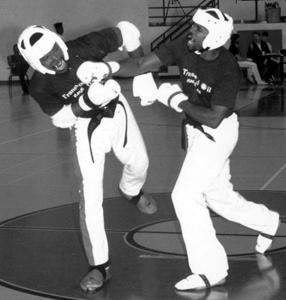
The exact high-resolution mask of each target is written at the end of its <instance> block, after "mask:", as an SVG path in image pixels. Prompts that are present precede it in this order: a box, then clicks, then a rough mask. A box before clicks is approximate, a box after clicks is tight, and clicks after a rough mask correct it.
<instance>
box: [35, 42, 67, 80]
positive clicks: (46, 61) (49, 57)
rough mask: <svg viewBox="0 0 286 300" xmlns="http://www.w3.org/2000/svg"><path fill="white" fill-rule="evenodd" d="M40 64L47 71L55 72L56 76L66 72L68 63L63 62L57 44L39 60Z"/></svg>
mask: <svg viewBox="0 0 286 300" xmlns="http://www.w3.org/2000/svg"><path fill="white" fill-rule="evenodd" d="M40 62H41V64H42V65H43V66H44V67H46V68H47V69H49V70H52V71H55V72H56V74H61V73H64V72H66V71H67V69H68V63H67V61H65V60H64V54H63V51H62V49H61V48H60V47H59V45H58V44H57V43H55V45H54V47H53V48H52V50H51V51H50V52H48V53H47V54H46V55H45V56H43V57H42V58H41V59H40Z"/></svg>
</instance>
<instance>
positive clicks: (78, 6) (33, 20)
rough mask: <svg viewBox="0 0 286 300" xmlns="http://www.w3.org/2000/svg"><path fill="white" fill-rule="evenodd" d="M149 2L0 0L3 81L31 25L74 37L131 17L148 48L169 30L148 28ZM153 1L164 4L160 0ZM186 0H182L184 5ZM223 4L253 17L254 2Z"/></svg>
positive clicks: (228, 0)
mask: <svg viewBox="0 0 286 300" xmlns="http://www.w3.org/2000/svg"><path fill="white" fill-rule="evenodd" d="M149 1H151V0H1V1H0V2H1V5H0V28H1V29H0V38H1V44H0V81H5V80H7V78H8V75H9V70H8V68H7V62H6V57H7V55H9V54H11V52H12V46H13V44H14V43H15V42H16V40H17V37H18V35H19V34H20V32H21V31H22V30H23V29H24V28H25V27H26V26H29V25H32V24H41V25H45V26H47V27H49V28H51V29H52V25H53V23H55V22H58V21H61V22H63V23H64V27H65V38H66V39H72V38H74V37H76V36H79V35H81V34H84V33H87V32H89V31H92V30H94V29H97V28H100V27H103V26H113V25H116V24H117V23H118V22H119V21H120V20H129V21H131V22H133V23H134V24H135V25H137V26H138V28H139V29H140V31H141V33H142V43H143V45H144V48H145V50H146V51H149V44H150V42H151V41H152V39H153V38H155V37H156V36H157V35H159V34H160V33H161V32H162V31H164V30H166V28H162V27H161V28H154V27H153V28H152V27H151V28H149V27H148V5H149ZM152 1H153V2H154V1H156V2H157V3H158V4H160V5H161V0H152ZM183 2H184V1H183V0H182V4H183ZM278 2H279V3H280V5H281V8H282V15H283V11H284V10H285V7H286V3H285V1H284V0H280V1H279V0H278ZM220 7H221V9H222V10H224V11H226V12H227V13H229V14H230V15H232V16H233V17H234V19H245V20H247V19H253V18H254V1H239V0H238V1H237V3H236V0H220ZM259 8H260V9H259V11H260V14H262V15H263V12H264V1H259ZM285 14H286V13H285ZM285 24H286V23H285ZM247 26H248V27H249V26H251V25H247ZM248 29H249V30H251V28H248ZM284 36H285V35H284ZM283 44H284V43H283ZM284 47H285V46H284ZM120 56H121V55H120ZM117 57H118V56H115V58H117ZM112 58H113V57H112Z"/></svg>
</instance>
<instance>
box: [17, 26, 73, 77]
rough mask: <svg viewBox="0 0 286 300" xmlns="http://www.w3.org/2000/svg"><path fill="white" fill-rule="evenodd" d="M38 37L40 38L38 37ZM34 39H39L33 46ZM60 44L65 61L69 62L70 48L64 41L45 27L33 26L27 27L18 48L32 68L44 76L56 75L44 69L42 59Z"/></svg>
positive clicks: (19, 40)
mask: <svg viewBox="0 0 286 300" xmlns="http://www.w3.org/2000/svg"><path fill="white" fill-rule="evenodd" d="M37 35H38V36H39V37H37ZM33 37H34V38H35V37H36V38H38V39H37V40H36V41H35V42H34V43H33V44H32V43H31V42H32V40H33ZM55 43H57V44H58V46H59V47H60V49H61V50H62V51H63V55H64V59H65V60H68V59H69V55H68V48H67V46H66V44H65V43H64V41H63V40H62V39H61V38H60V37H59V36H58V35H57V34H56V33H54V32H52V31H50V30H49V29H47V28H46V27H44V26H38V25H32V26H29V27H27V28H26V29H25V30H24V31H23V32H22V33H21V34H20V36H19V38H18V48H19V51H20V53H21V54H22V56H23V57H24V58H25V60H26V61H27V62H28V63H29V64H30V66H31V67H32V68H33V69H35V70H37V71H39V72H40V73H42V74H46V73H48V74H52V75H54V74H56V72H55V71H53V70H50V69H48V68H46V67H44V66H43V65H42V63H41V61H40V59H41V58H42V57H43V56H45V55H46V54H47V53H49V52H50V51H51V50H52V48H53V47H54V45H55Z"/></svg>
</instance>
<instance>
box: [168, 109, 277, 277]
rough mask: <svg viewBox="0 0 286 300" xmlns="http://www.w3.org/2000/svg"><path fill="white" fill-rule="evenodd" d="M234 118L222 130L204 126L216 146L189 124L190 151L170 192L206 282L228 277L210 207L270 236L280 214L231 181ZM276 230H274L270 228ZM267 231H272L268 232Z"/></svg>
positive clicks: (191, 258)
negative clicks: (238, 189)
mask: <svg viewBox="0 0 286 300" xmlns="http://www.w3.org/2000/svg"><path fill="white" fill-rule="evenodd" d="M238 126H239V125H238V121H237V116H236V114H232V115H231V116H230V117H228V118H226V119H224V120H223V121H222V123H221V124H220V125H219V127H218V128H216V129H212V128H209V127H207V126H203V128H204V130H205V131H206V132H207V133H209V134H210V135H212V136H213V138H214V139H215V142H214V141H212V140H210V139H209V138H208V137H206V135H205V134H204V133H202V132H201V131H200V130H198V129H195V128H194V127H192V126H190V125H187V136H188V143H189V146H188V151H187V154H186V157H185V160H184V163H183V166H182V168H181V171H180V174H179V177H178V179H177V182H176V184H175V187H174V190H173V192H172V201H173V204H174V207H175V211H176V214H177V217H178V220H179V222H180V225H181V230H182V234H183V239H184V242H185V246H186V250H187V256H188V262H189V267H190V269H191V271H192V273H195V274H204V275H206V276H207V277H208V278H220V279H221V278H223V277H226V275H227V270H228V261H227V256H226V252H225V250H224V248H223V246H222V245H221V243H220V242H219V241H218V239H217V237H216V232H215V229H214V227H213V224H212V220H211V218H210V213H209V209H208V208H210V209H212V210H213V211H214V212H216V213H217V214H219V215H221V216H222V217H224V218H226V219H228V220H231V221H234V222H237V223H239V224H242V225H244V226H247V227H249V228H252V229H254V230H257V231H260V232H264V233H268V234H270V232H269V230H271V229H269V225H270V224H273V222H275V218H277V214H276V213H275V212H272V211H270V210H269V209H268V208H266V207H265V206H264V205H261V204H255V203H253V202H249V201H247V200H245V199H244V198H243V197H242V196H241V195H240V194H239V193H237V192H235V191H233V186H232V184H231V183H230V171H229V156H230V154H231V153H232V151H233V149H234V147H235V145H236V143H237V140H238ZM270 228H273V226H270ZM267 231H268V232H267Z"/></svg>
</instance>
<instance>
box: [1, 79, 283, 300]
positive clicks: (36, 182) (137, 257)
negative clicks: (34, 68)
mask: <svg viewBox="0 0 286 300" xmlns="http://www.w3.org/2000/svg"><path fill="white" fill-rule="evenodd" d="M167 80H169V81H172V82H174V81H176V79H174V78H172V79H167ZM119 82H120V84H121V87H122V90H123V93H124V94H125V96H126V97H127V99H129V100H130V101H129V103H130V105H131V107H132V109H133V112H134V114H135V116H136V119H137V121H138V124H139V127H140V128H141V131H142V134H143V136H144V139H145V142H146V146H147V149H148V153H149V158H150V168H149V176H148V178H147V182H146V185H145V190H146V191H147V192H149V193H151V194H152V195H153V196H154V198H156V200H157V202H158V207H159V211H158V212H157V213H156V214H154V215H151V216H148V215H143V214H141V213H140V212H138V211H137V209H136V208H135V207H133V206H132V205H131V204H129V203H127V202H126V201H124V199H122V198H121V197H120V196H119V193H118V190H117V186H118V182H119V179H120V174H121V165H120V163H119V162H118V161H117V160H116V159H115V157H114V156H113V154H112V153H111V154H108V155H107V159H106V166H105V177H104V193H105V194H104V197H105V201H104V207H105V221H106V230H107V235H108V240H109V245H110V255H111V276H112V277H111V280H110V281H109V282H108V284H107V285H106V286H105V287H104V288H103V289H102V290H100V291H99V292H98V293H96V294H94V295H85V294H84V293H83V292H81V290H80V288H79V281H80V279H81V278H82V276H83V275H84V274H85V273H86V271H87V268H88V266H87V262H86V259H85V256H84V252H83V249H82V245H81V236H80V231H79V226H78V193H77V190H78V186H77V183H76V182H77V181H76V178H75V173H74V161H73V159H74V157H73V147H72V143H71V136H70V132H69V130H62V129H57V128H55V127H53V126H52V124H51V122H50V119H49V117H47V116H45V115H44V114H43V113H42V112H41V110H40V108H39V107H38V105H37V104H36V102H35V101H34V100H33V99H32V98H31V97H30V96H29V95H25V96H22V91H21V87H20V86H19V85H17V84H14V85H13V86H12V90H11V92H12V97H9V92H8V87H7V86H6V85H1V86H0V102H1V110H0V116H1V118H0V124H1V126H0V185H1V188H0V197H1V209H0V222H1V223H0V244H1V247H0V265H1V268H0V299H5V300H43V299H99V300H107V299H108V300H161V299H162V300H167V299H172V300H179V299H182V300H183V299H194V300H198V299H200V300H202V299H208V300H256V299H257V300H261V299H264V300H268V299H275V300H282V299H283V300H284V299H285V298H286V267H285V266H286V204H285V199H286V197H285V196H286V192H285V190H286V188H285V182H286V154H285V149H286V116H285V110H284V101H285V100H284V99H285V97H284V92H285V86H283V85H281V84H280V85H267V86H250V85H247V84H246V83H244V84H243V85H242V87H241V90H240V92H239V95H238V99H237V106H236V112H237V114H238V116H239V121H240V138H239V142H238V144H237V147H236V149H235V151H234V152H233V154H232V156H231V170H232V183H233V184H234V187H235V189H236V190H237V191H239V192H240V193H241V194H242V195H244V196H245V197H246V198H247V199H248V200H251V201H255V202H260V203H264V204H266V205H267V206H268V207H269V208H271V209H274V210H277V211H278V212H279V213H280V214H281V217H282V221H283V223H282V225H281V227H280V229H279V232H278V236H277V237H276V239H275V240H274V243H273V247H272V249H271V251H269V252H268V253H267V255H265V256H264V255H256V254H255V253H254V245H255V240H256V236H257V233H256V232H253V231H251V230H249V229H246V228H244V227H242V226H240V225H237V224H234V223H231V222H229V221H226V220H224V219H223V218H221V217H219V216H217V215H215V214H212V219H213V222H214V224H215V227H216V229H217V234H218V238H219V239H220V240H221V242H222V243H223V245H224V246H225V249H226V251H227V253H228V256H229V264H230V272H229V274H230V275H229V277H228V280H227V283H226V284H225V285H224V286H221V287H217V288H213V289H211V290H210V291H201V292H193V293H178V292H176V291H175V290H174V287H173V285H174V284H175V283H176V282H177V281H178V280H180V279H182V278H183V277H185V276H187V275H188V273H189V270H188V266H187V261H186V255H185V249H184V246H183V242H182V238H181V232H180V227H179V225H178V222H177V219H176V216H175V213H174V210H173V207H172V203H171V199H170V193H171V191H172V187H173V186H174V183H175V180H176V177H177V175H178V173H179V171H180V166H181V164H182V161H183V158H184V151H183V150H182V149H181V146H180V140H181V119H180V116H179V115H178V114H177V113H176V112H175V111H172V110H170V109H168V108H166V107H164V106H162V105H160V104H158V103H155V104H153V105H152V106H148V107H141V106H140V104H139V101H138V99H135V98H133V96H132V91H131V86H132V82H131V79H121V80H119ZM284 222H285V223H284Z"/></svg>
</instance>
